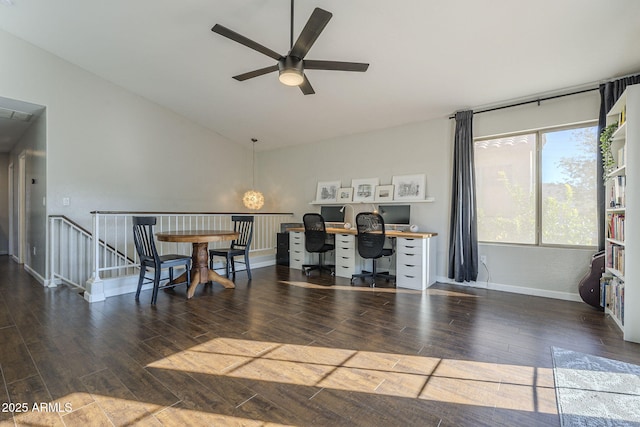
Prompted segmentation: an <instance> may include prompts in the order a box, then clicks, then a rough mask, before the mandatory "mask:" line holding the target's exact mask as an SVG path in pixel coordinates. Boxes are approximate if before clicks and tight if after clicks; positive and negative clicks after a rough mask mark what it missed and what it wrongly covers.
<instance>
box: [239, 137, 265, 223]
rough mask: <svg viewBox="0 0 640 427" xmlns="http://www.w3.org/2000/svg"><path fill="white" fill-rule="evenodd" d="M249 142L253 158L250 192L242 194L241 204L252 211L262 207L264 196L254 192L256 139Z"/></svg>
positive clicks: (256, 191)
mask: <svg viewBox="0 0 640 427" xmlns="http://www.w3.org/2000/svg"><path fill="white" fill-rule="evenodd" d="M251 142H253V153H252V154H253V157H252V160H251V171H252V174H253V175H252V181H251V190H249V191H247V192H246V193H244V196H242V203H244V205H245V207H247V208H248V209H252V210H256V211H257V210H258V209H260V208H261V207H262V206H263V205H264V196H263V195H262V193H261V192H259V191H258V190H256V189H255V188H256V165H255V163H256V142H258V140H257V139H255V138H251Z"/></svg>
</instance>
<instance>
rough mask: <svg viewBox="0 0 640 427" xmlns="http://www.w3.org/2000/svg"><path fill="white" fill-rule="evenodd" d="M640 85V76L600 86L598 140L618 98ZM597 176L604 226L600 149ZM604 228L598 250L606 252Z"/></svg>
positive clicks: (599, 209) (601, 228)
mask: <svg viewBox="0 0 640 427" xmlns="http://www.w3.org/2000/svg"><path fill="white" fill-rule="evenodd" d="M639 83H640V74H638V75H635V76H631V77H625V78H622V79H619V80H614V81H611V82H607V83H603V84H601V85H600V116H599V120H598V138H600V133H601V132H602V129H604V128H605V127H606V125H607V112H608V111H609V110H610V109H611V107H613V104H615V103H616V101H617V100H618V98H620V96H621V95H622V92H624V90H625V89H626V88H627V86H629V85H634V84H639ZM599 146H600V142H598V147H599ZM597 167H598V170H597V174H598V182H599V185H598V224H604V218H605V210H606V208H607V207H606V201H605V194H604V177H603V174H604V169H603V167H602V153H601V152H600V149H598V160H597ZM605 237H606V236H605V234H604V227H598V249H599V250H604V241H605Z"/></svg>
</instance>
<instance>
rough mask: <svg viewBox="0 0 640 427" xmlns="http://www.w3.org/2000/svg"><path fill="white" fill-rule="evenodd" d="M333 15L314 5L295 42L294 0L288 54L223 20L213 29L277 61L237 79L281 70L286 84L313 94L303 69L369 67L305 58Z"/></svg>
mask: <svg viewBox="0 0 640 427" xmlns="http://www.w3.org/2000/svg"><path fill="white" fill-rule="evenodd" d="M332 16H333V15H332V14H331V12H327V11H326V10H323V9H320V8H319V7H317V8H315V9H314V11H313V13H312V14H311V16H310V17H309V20H308V21H307V23H306V25H305V26H304V28H303V29H302V32H301V33H300V35H299V36H298V39H297V40H296V42H295V44H294V43H293V0H291V46H290V47H291V50H289V53H288V54H287V55H280V54H279V53H277V52H275V51H273V50H271V49H269V48H267V47H264V46H262V45H261V44H259V43H256V42H254V41H253V40H250V39H248V38H246V37H244V36H242V35H240V34H238V33H236V32H235V31H232V30H230V29H228V28H226V27H223V26H222V25H220V24H216V25H214V27H213V28H212V29H211V31H213V32H214V33H218V34H220V35H221V36H224V37H226V38H228V39H231V40H233V41H235V42H237V43H240V44H242V45H245V46H247V47H248V48H250V49H253V50H255V51H258V52H260V53H262V54H264V55H267V56H268V57H270V58H273V59H275V60H276V61H278V63H277V64H276V65H272V66H269V67H265V68H260V69H259V70H254V71H249V72H248V73H244V74H239V75H237V76H233V78H234V79H236V80H238V81H244V80H248V79H252V78H254V77H258V76H261V75H263V74H268V73H271V72H274V71H278V72H279V77H278V79H279V80H280V82H281V83H283V84H285V85H287V86H299V87H300V90H302V93H303V94H305V95H311V94H314V93H315V91H314V90H313V87H311V83H309V80H308V79H307V76H306V75H305V73H304V70H305V69H307V70H330V71H360V72H364V71H367V68H369V64H364V63H361V62H340V61H318V60H312V59H304V58H305V56H306V55H307V53H308V52H309V49H311V46H313V43H315V41H316V39H317V38H318V36H319V35H320V33H321V32H322V30H323V29H324V27H325V26H326V25H327V23H329V20H330V19H331V17H332Z"/></svg>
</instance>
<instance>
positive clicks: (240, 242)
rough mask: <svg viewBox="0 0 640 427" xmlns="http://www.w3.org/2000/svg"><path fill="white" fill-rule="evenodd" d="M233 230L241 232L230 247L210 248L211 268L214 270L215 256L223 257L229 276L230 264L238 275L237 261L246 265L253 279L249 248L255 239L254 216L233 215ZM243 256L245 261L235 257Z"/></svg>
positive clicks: (233, 271) (248, 273)
mask: <svg viewBox="0 0 640 427" xmlns="http://www.w3.org/2000/svg"><path fill="white" fill-rule="evenodd" d="M231 221H232V222H233V231H235V232H236V233H238V234H239V236H238V238H237V239H235V240H233V241H232V242H231V246H230V247H228V248H219V249H209V268H210V269H211V270H213V259H214V257H222V258H224V259H225V271H226V273H227V276H226V277H227V278H229V266H231V274H232V275H233V277H235V276H236V262H239V263H240V264H244V265H245V270H246V271H247V277H248V279H249V280H251V265H250V264H249V249H250V248H251V240H252V239H253V216H242V215H233V216H232V217H231ZM239 256H242V257H244V261H237V260H236V259H235V258H236V257H239Z"/></svg>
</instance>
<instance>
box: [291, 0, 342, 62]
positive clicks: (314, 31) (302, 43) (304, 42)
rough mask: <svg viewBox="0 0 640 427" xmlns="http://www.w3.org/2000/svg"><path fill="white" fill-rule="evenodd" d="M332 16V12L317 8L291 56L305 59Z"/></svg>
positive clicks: (293, 48) (292, 49)
mask: <svg viewBox="0 0 640 427" xmlns="http://www.w3.org/2000/svg"><path fill="white" fill-rule="evenodd" d="M332 16H333V14H331V12H327V11H326V10H324V9H320V8H319V7H316V8H315V9H314V11H313V13H312V14H311V16H310V17H309V20H308V21H307V24H306V25H305V26H304V28H303V29H302V32H301V33H300V35H299V36H298V40H296V43H295V44H294V45H293V47H292V48H291V52H289V55H291V56H295V57H296V58H300V59H303V58H304V56H305V55H306V54H307V52H309V49H311V46H313V43H314V42H315V41H316V39H317V38H318V36H319V35H320V33H321V32H322V30H324V27H326V26H327V24H328V23H329V20H330V19H331V17H332Z"/></svg>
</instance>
